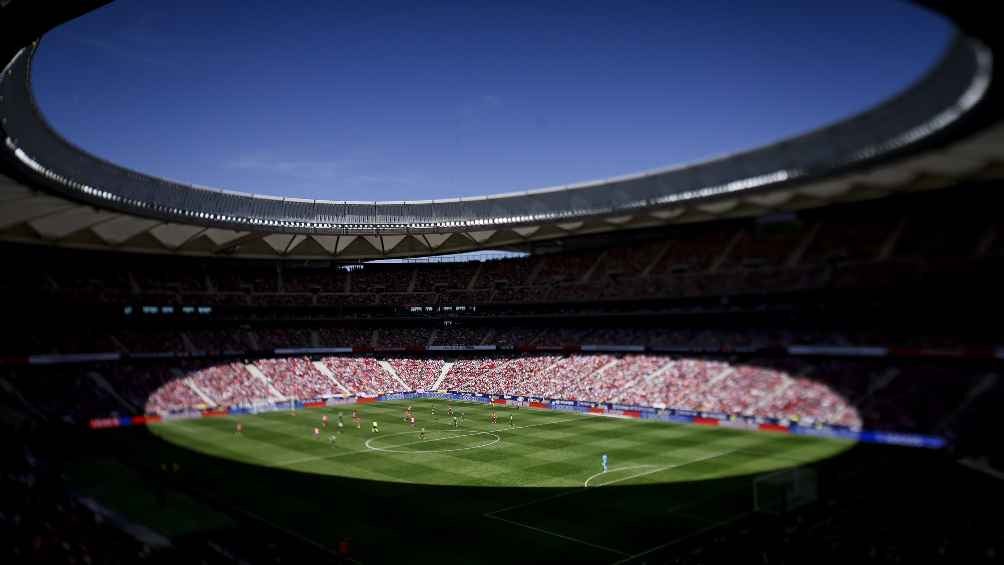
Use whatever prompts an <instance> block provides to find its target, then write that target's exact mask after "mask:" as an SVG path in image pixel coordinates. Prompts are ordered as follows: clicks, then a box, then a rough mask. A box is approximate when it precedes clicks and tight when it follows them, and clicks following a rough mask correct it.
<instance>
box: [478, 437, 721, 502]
mask: <svg viewBox="0 0 1004 565" xmlns="http://www.w3.org/2000/svg"><path fill="white" fill-rule="evenodd" d="M734 451H735V450H734V449H730V450H728V451H722V452H720V453H715V454H712V455H706V456H704V457H698V458H697V459H691V460H689V461H684V462H683V463H676V464H673V465H665V466H661V467H658V468H656V469H653V470H651V471H645V472H644V473H636V474H633V475H628V476H627V477H624V478H621V479H617V480H615V481H610V482H608V483H603V484H602V485H600V486H598V487H593V489H594V490H595V489H597V488H602V487H605V486H609V485H612V484H616V483H620V482H623V481H627V480H630V479H634V478H637V477H642V476H645V475H651V474H653V473H658V472H660V471H667V470H669V469H678V468H680V467H685V466H687V465H692V464H694V463H700V462H701V461H708V460H710V459H715V458H717V457H723V456H725V455H728V454H730V453H733V452H734ZM653 466H654V465H653ZM638 467H639V468H640V467H642V465H639V466H638ZM599 474H600V475H602V474H603V473H599ZM592 478H593V477H590V478H589V479H586V480H587V481H588V480H590V479H592ZM588 490H589V489H588V487H585V486H583V488H581V489H580V488H577V487H573V488H572V490H566V491H565V492H559V493H555V494H552V495H550V496H545V497H543V498H538V499H536V500H531V501H529V502H523V503H520V504H513V505H512V506H506V507H505V508H500V509H498V510H493V511H491V512H488V513H486V514H485V516H489V517H495V515H496V514H501V513H503V512H508V511H510V510H516V509H517V508H525V507H527V506H533V505H534V504H540V503H541V502H546V501H548V500H554V499H556V498H564V497H566V496H572V495H573V494H582V493H584V492H588Z"/></svg>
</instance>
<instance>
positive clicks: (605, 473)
mask: <svg viewBox="0 0 1004 565" xmlns="http://www.w3.org/2000/svg"><path fill="white" fill-rule="evenodd" d="M652 467H659V465H628V466H627V467H617V468H616V469H610V470H609V471H600V472H599V473H596V474H595V475H593V476H591V477H589V478H588V479H586V481H585V482H584V483H582V486H584V487H588V486H589V481H591V480H593V479H595V478H596V477H600V476H603V475H609V474H611V473H619V472H621V471H627V470H628V469H651V468H652ZM653 472H654V471H653ZM638 476H640V475H638ZM630 478H633V477H626V478H624V479H622V480H627V479H630ZM615 482H618V481H611V482H609V483H603V484H601V485H599V486H604V485H610V484H613V483H615Z"/></svg>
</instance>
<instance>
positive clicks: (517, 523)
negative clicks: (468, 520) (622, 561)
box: [484, 514, 628, 556]
mask: <svg viewBox="0 0 1004 565" xmlns="http://www.w3.org/2000/svg"><path fill="white" fill-rule="evenodd" d="M484 516H485V518H491V519H492V520H498V521H500V522H505V523H507V524H512V525H514V526H519V527H521V528H526V529H528V530H533V531H535V532H539V533H541V534H546V535H549V536H551V537H556V538H560V539H563V540H567V541H572V542H575V543H578V544H582V545H588V546H589V547H594V548H596V549H602V550H603V551H608V552H610V553H616V554H617V555H625V556H626V555H628V554H627V553H626V552H624V551H621V550H619V549H614V548H612V547H607V546H605V545H600V544H597V543H592V542H588V541H586V540H581V539H579V538H573V537H572V536H566V535H565V534H559V533H558V532H552V531H551V530H545V529H544V528H538V527H537V526H531V525H530V524H524V523H523V522H517V521H515V520H509V519H508V518H500V517H498V516H494V515H492V514H485V515H484Z"/></svg>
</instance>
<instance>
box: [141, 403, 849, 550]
mask: <svg viewBox="0 0 1004 565" xmlns="http://www.w3.org/2000/svg"><path fill="white" fill-rule="evenodd" d="M409 405H411V406H413V407H414V414H415V417H416V420H417V421H416V425H415V427H414V428H412V427H411V426H410V425H408V424H406V423H405V422H404V419H403V417H404V411H405V409H406V408H407V407H408V406H409ZM433 406H435V409H436V413H437V416H436V417H434V416H433V415H432V408H433ZM450 406H452V407H453V409H454V413H455V414H457V415H458V416H459V414H460V413H461V412H462V413H463V425H458V426H456V427H454V425H453V419H452V418H451V417H450V416H449V415H448V408H449V407H450ZM353 408H354V409H356V410H358V411H359V416H360V418H361V423H360V427H359V428H358V429H357V428H356V426H355V424H354V423H353V421H352V418H351V415H352V410H353ZM492 409H493V407H492V406H490V405H486V404H475V403H459V402H453V403H448V402H447V401H445V400H436V401H433V400H414V401H393V402H382V403H376V404H365V405H346V406H341V407H331V408H320V409H308V410H301V411H297V412H295V414H291V413H290V412H269V413H264V414H259V415H248V416H239V417H216V418H204V419H198V420H183V421H174V422H169V423H162V424H155V425H153V426H151V430H152V432H153V433H154V434H155V435H156V436H159V437H160V438H163V439H164V440H166V441H167V442H168V444H165V445H163V447H162V449H167V450H169V451H171V455H170V457H173V458H175V459H177V458H179V457H182V458H185V459H186V462H185V465H186V469H187V472H188V473H191V474H194V475H196V476H197V480H198V481H199V482H200V483H201V484H203V485H212V487H211V488H212V491H213V496H222V497H226V498H227V499H228V500H230V501H231V503H233V504H236V505H239V506H240V507H241V508H242V509H244V510H247V511H248V512H253V513H254V514H255V515H256V516H262V517H264V518H265V519H267V520H269V521H270V523H273V524H274V525H276V526H279V527H282V528H284V529H288V530H292V531H294V532H296V534H297V535H301V536H303V537H305V538H307V539H309V540H311V541H313V542H316V543H318V544H322V545H328V546H331V547H333V546H334V544H335V543H336V542H337V540H338V539H341V538H342V537H344V536H349V537H351V539H353V540H354V541H353V543H354V544H355V547H356V548H357V552H356V553H354V555H355V556H357V557H358V558H360V560H362V561H365V562H383V561H386V560H389V559H397V558H405V557H410V558H422V559H435V558H438V557H445V556H456V557H458V558H459V557H460V556H464V555H466V557H464V559H474V560H477V561H479V562H486V561H492V562H494V561H499V562H510V561H512V559H514V558H518V557H517V554H508V553H505V552H508V551H510V550H515V549H516V548H522V549H521V551H532V552H533V554H532V555H524V560H525V559H530V560H535V561H562V560H572V559H574V560H579V561H590V562H617V561H622V560H628V561H631V560H632V559H638V558H640V557H642V556H644V555H646V554H647V552H649V551H651V550H653V549H655V548H659V547H663V546H665V545H666V544H668V543H673V541H674V540H678V539H684V538H686V537H688V536H691V535H694V534H696V533H699V532H702V531H706V530H708V529H711V528H713V527H716V526H718V525H721V524H724V523H727V522H729V521H731V520H733V519H736V518H738V517H742V516H745V515H747V514H748V513H749V512H750V511H752V509H753V502H752V498H753V486H752V479H753V477H755V476H758V475H762V474H764V473H769V472H772V471H775V470H778V469H782V468H786V467H792V466H798V465H804V464H808V463H811V462H813V461H817V460H821V459H826V458H830V457H833V456H835V455H837V454H839V453H840V452H842V451H844V450H846V449H848V448H850V447H851V446H852V445H853V444H852V443H851V442H846V441H839V440H832V439H823V438H812V437H805V436H790V435H785V434H774V433H768V432H748V431H741V430H734V429H728V428H720V427H704V426H684V425H674V424H667V423H664V422H654V421H641V420H635V419H622V418H611V417H603V416H590V415H584V414H578V413H572V412H560V411H548V410H531V409H519V410H517V409H515V408H512V407H506V406H496V407H494V410H495V412H496V414H497V423H495V424H492V423H491V421H490V413H491V411H492ZM325 414H326V415H328V419H329V423H328V427H327V429H322V433H321V434H320V436H319V437H317V438H315V437H314V434H313V428H314V427H321V418H322V416H323V415H325ZM339 414H341V416H342V419H343V421H344V432H343V433H340V434H339V433H338V432H337V429H338V427H337V422H338V415H339ZM510 415H512V417H513V420H512V424H511V425H510V422H509V416H510ZM374 420H375V421H377V422H378V423H379V430H380V431H379V432H378V433H377V432H373V431H372V427H371V423H372V422H373V421H374ZM237 422H241V423H242V424H243V425H244V429H245V431H244V432H243V433H242V434H237V433H236V432H235V428H236V424H237ZM423 427H424V428H425V437H424V438H422V437H420V430H421V428H423ZM330 435H335V436H336V439H335V440H334V441H333V442H332V441H331V440H330V439H329V436H330ZM604 453H606V454H607V455H608V457H609V468H608V470H607V471H606V472H603V470H602V467H601V459H600V458H601V455H602V454H604ZM205 456H210V457H205ZM193 466H195V468H194V469H193ZM315 517H316V518H315ZM329 517H330V518H329ZM432 542H435V543H432ZM495 544H503V545H501V546H497V547H495V549H492V550H491V551H488V549H489V546H492V545H495ZM499 552H503V553H499Z"/></svg>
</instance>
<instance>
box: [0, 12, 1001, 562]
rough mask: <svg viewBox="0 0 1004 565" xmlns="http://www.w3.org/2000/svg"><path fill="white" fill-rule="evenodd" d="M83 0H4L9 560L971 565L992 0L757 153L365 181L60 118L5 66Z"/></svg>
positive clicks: (993, 88)
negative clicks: (248, 163)
mask: <svg viewBox="0 0 1004 565" xmlns="http://www.w3.org/2000/svg"><path fill="white" fill-rule="evenodd" d="M104 4H106V2H101V1H97V2H94V1H83V2H74V3H66V4H55V5H50V6H44V7H43V6H42V5H41V4H40V3H37V2H33V1H31V0H7V1H0V56H2V57H0V60H2V64H3V74H2V75H0V135H2V137H3V140H4V145H3V146H2V147H0V249H2V250H3V253H4V259H5V261H4V265H5V269H4V276H3V277H0V300H2V301H3V302H4V304H3V308H4V312H5V316H4V320H5V321H6V323H5V324H4V329H3V333H2V334H0V335H2V340H0V402H2V404H3V410H2V411H0V413H2V414H3V423H2V425H3V433H4V436H5V437H6V438H8V439H9V440H10V442H9V444H10V448H11V449H10V453H12V454H14V455H13V456H12V457H9V458H8V457H5V458H4V459H5V460H6V461H5V463H4V474H3V481H4V485H3V488H4V492H5V493H6V494H5V495H4V497H3V500H4V502H3V503H2V507H0V511H2V516H0V521H2V522H3V525H4V532H5V536H6V541H7V543H5V544H4V546H5V547H4V549H3V550H2V551H3V555H4V556H5V560H6V562H8V563H20V562H68V563H80V562H85V563H87V562H101V563H120V562H121V563H138V562H152V563H166V562H178V561H184V562H202V563H279V562H305V561H306V560H308V559H310V560H318V561H320V562H335V563H383V562H389V561H394V560H416V561H418V562H429V561H439V560H456V561H459V562H512V561H517V562H526V561H530V562H537V561H540V562H567V561H576V562H589V563H593V562H595V563H678V564H684V563H686V564H691V563H693V564H697V563H718V562H724V561H726V560H730V561H732V562H737V561H739V560H757V561H762V562H764V563H790V562H796V561H800V562H805V561H813V562H829V561H834V562H837V561H839V562H877V561H882V562H887V561H898V562H918V561H923V562H944V563H961V562H965V563H984V562H986V563H991V562H997V561H998V560H999V559H1000V553H1001V551H1004V548H1002V547H1001V536H1000V531H999V526H998V524H997V523H996V520H995V519H994V516H996V515H997V513H999V511H1000V508H1001V505H1002V504H1004V489H1002V488H1001V480H1002V479H1004V452H1002V450H1001V442H1000V439H999V438H1000V433H1001V432H1002V430H1001V424H1000V420H999V418H998V417H997V416H998V414H997V411H998V410H999V409H1000V407H1001V406H1002V401H1004V384H1002V383H1001V374H1002V371H1004V366H1002V360H1004V332H1002V331H1001V327H1000V324H999V320H1000V319H1001V315H1002V314H1004V312H1002V308H1001V300H1000V293H1001V289H1002V288H1004V276H1002V274H1004V268H1002V267H1004V264H1002V262H1004V220H1002V216H1001V213H1000V210H1002V205H1004V197H1002V195H1001V193H1000V189H999V183H1000V182H1001V178H1002V177H1004V93H1002V89H1001V86H1000V84H999V81H1000V74H1001V73H1000V71H999V70H998V69H999V68H1000V66H1001V64H1000V61H999V58H1000V56H1001V54H1002V53H1004V49H998V47H1000V45H1001V37H1000V34H999V33H998V32H999V30H998V29H996V28H997V26H995V25H994V22H993V21H992V19H993V18H992V17H990V16H989V14H988V13H981V12H980V11H978V10H975V9H974V10H972V11H969V10H967V9H964V8H963V6H962V5H961V4H960V5H958V6H947V5H946V6H942V5H941V4H938V3H930V5H928V4H927V3H922V5H921V6H917V7H914V8H915V9H922V10H927V11H930V12H931V13H932V15H933V16H934V17H938V18H943V19H944V20H946V21H949V22H950V23H951V25H952V26H953V27H954V38H953V39H952V40H951V41H950V42H949V44H948V45H947V47H946V48H945V50H944V52H943V53H942V54H941V55H940V57H939V58H938V60H937V62H936V63H935V64H934V65H933V66H932V67H931V68H929V69H928V70H927V71H926V72H925V74H924V75H923V76H922V77H921V78H920V79H919V80H917V81H915V82H913V83H912V84H910V85H908V86H907V87H905V88H904V89H902V90H901V91H900V92H899V93H897V94H896V95H894V96H893V97H891V98H888V99H886V100H884V101H882V102H880V103H879V104H877V105H874V106H873V107H870V108H868V109H866V110H865V111H863V112H860V113H857V114H855V115H852V116H850V117H846V118H844V119H841V120H838V121H836V122H834V123H831V124H829V125H827V126H825V127H822V128H819V129H815V130H812V131H808V132H803V133H800V134H798V135H795V136H793V137H788V138H786V139H783V140H781V141H778V142H774V143H770V144H767V145H763V146H760V147H757V148H755V149H752V150H748V151H742V152H737V153H732V154H728V155H725V156H721V157H717V158H714V159H711V160H706V161H701V162H697V163H693V164H689V165H683V166H673V167H669V168H660V169H654V170H649V171H645V172H642V173H634V174H628V175H625V176H619V177H612V178H606V179H602V180H597V181H593V182H584V183H578V184H569V185H563V186H557V187H551V188H544V189H536V190H528V191H519V192H506V193H497V194H485V195H483V196H464V197H457V198H443V199H430V200H403V201H372V202H369V201H367V202H361V201H340V200H339V201H336V200H320V199H309V198H294V197H275V196H264V195H259V194H253V193H250V192H240V191H236V190H217V189H210V188H205V187H202V186H196V185H194V184H186V183H182V182H177V181H173V180H168V179H165V178H161V177H158V176H154V175H149V174H145V173H143V172H139V171H137V170H133V169H130V168H127V167H125V166H122V165H119V164H116V163H113V162H111V161H108V160H105V159H103V158H100V157H98V156H95V155H93V154H91V153H89V152H88V151H86V150H84V149H82V148H81V147H78V146H77V145H75V144H74V143H73V142H71V141H70V140H68V139H67V138H65V137H64V136H63V135H61V134H60V133H59V132H58V131H57V130H56V128H55V126H54V125H53V124H50V123H49V121H48V120H47V119H46V117H45V115H44V114H43V112H42V110H41V109H40V107H39V105H38V102H37V100H36V93H35V91H34V89H33V74H32V69H33V63H34V62H35V57H36V53H37V52H38V51H39V50H40V49H44V45H45V40H43V39H42V37H43V35H45V34H47V33H50V32H51V31H53V30H55V29H57V28H58V27H60V26H61V25H64V24H66V23H67V22H70V21H72V20H74V19H75V18H78V17H80V16H82V15H85V14H88V13H91V12H95V11H97V10H100V9H102V6H103V5H104ZM987 11H988V12H989V9H987ZM472 256H473V257H474V259H473V260H471V257H472Z"/></svg>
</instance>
